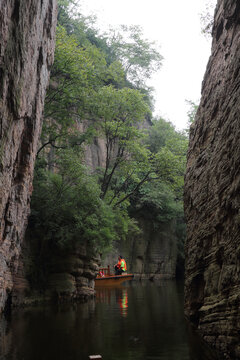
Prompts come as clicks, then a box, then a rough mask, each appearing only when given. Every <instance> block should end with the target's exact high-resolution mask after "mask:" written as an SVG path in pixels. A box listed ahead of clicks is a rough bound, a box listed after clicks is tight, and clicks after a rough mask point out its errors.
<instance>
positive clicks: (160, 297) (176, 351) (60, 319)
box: [0, 281, 217, 360]
mask: <svg viewBox="0 0 240 360" xmlns="http://www.w3.org/2000/svg"><path fill="white" fill-rule="evenodd" d="M91 354H101V355H102V357H103V359H104V360H110V359H111V360H120V359H121V360H122V359H127V360H128V359H134V360H138V359H139V360H142V359H144V360H145V359H146V360H203V359H204V360H213V359H217V358H216V357H214V355H213V354H211V352H209V349H207V348H206V347H204V346H203V345H202V344H201V342H200V341H199V339H198V338H197V337H196V335H194V332H193V331H192V329H191V328H190V327H189V326H188V324H187V323H186V321H185V319H184V315H183V286H182V284H180V285H179V283H178V284H177V283H176V282H174V281H164V282H159V283H152V282H148V281H146V282H141V283H139V282H132V283H129V284H127V286H121V287H118V288H114V289H113V288H109V289H108V288H100V289H98V290H97V293H96V298H95V299H92V300H90V301H88V302H87V303H84V304H75V305H71V306H70V305H68V306H67V305H61V306H58V307H57V306H55V307H35V308H28V309H22V310H18V311H14V312H13V313H12V316H11V319H10V320H6V319H4V318H3V319H2V320H0V359H1V360H33V359H34V360H48V359H49V360H50V359H51V360H55V359H56V360H84V359H88V356H89V355H91Z"/></svg>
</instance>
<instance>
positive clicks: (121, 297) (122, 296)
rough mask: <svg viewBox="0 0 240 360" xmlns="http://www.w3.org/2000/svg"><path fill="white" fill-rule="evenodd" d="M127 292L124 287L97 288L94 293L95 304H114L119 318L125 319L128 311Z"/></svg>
mask: <svg viewBox="0 0 240 360" xmlns="http://www.w3.org/2000/svg"><path fill="white" fill-rule="evenodd" d="M128 291H129V290H128V288H126V287H117V288H115V289H113V288H111V287H105V288H104V287H99V288H98V289H97V292H96V302H97V303H106V304H108V305H111V304H113V303H114V302H116V303H117V304H118V305H119V309H120V314H121V316H123V317H126V316H127V311H128ZM111 298H113V299H111Z"/></svg>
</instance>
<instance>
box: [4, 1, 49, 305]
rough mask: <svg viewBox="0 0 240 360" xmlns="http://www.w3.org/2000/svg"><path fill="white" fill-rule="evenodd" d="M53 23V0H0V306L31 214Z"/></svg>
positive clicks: (11, 283)
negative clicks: (30, 202) (30, 208)
mask: <svg viewBox="0 0 240 360" xmlns="http://www.w3.org/2000/svg"><path fill="white" fill-rule="evenodd" d="M55 26H56V0H42V1H39V0H24V1H18V0H10V1H1V2H0V311H1V310H2V309H3V307H4V304H5V302H6V301H7V298H8V296H9V294H11V292H12V287H13V276H14V274H15V273H16V272H17V268H18V259H19V255H20V252H21V242H22V239H23V236H24V232H25V227H26V223H27V217H28V214H29V201H30V195H31V193H32V176H33V167H34V160H35V155H36V148H37V144H38V139H39V135H40V132H41V125H42V111H43V106H44V98H45V91H46V87H47V85H48V81H49V72H50V66H51V64H52V62H53V56H54V40H55V39H54V37H55V35H54V34H55Z"/></svg>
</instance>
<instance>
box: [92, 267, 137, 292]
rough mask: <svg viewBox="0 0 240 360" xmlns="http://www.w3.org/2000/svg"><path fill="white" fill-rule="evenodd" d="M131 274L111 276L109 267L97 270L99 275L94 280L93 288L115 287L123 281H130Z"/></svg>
mask: <svg viewBox="0 0 240 360" xmlns="http://www.w3.org/2000/svg"><path fill="white" fill-rule="evenodd" d="M133 276H134V275H133V274H123V275H113V274H110V267H109V266H108V267H107V268H101V269H99V273H98V275H97V277H96V279H95V287H98V286H116V285H120V284H122V283H123V282H124V281H127V280H132V279H133Z"/></svg>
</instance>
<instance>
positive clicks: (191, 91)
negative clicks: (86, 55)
mask: <svg viewBox="0 0 240 360" xmlns="http://www.w3.org/2000/svg"><path fill="white" fill-rule="evenodd" d="M209 1H210V0H181V1H180V0H148V1H146V0H121V1H116V0H81V2H80V4H81V10H82V12H83V14H84V15H89V14H96V15H97V17H98V27H99V28H100V29H103V28H106V27H107V26H108V25H119V24H127V25H132V24H133V25H141V26H142V28H143V31H144V37H145V38H147V39H149V40H150V41H157V43H158V44H159V45H160V53H161V55H162V56H163V57H164V61H163V65H162V67H161V69H160V70H159V72H158V73H155V74H153V77H152V79H151V81H150V82H149V85H150V86H153V87H154V88H155V100H156V103H155V112H154V115H161V116H163V117H164V118H165V119H168V120H170V121H171V122H172V123H173V124H174V125H175V126H176V127H177V128H178V129H183V128H185V127H186V124H187V111H188V110H189V107H188V106H187V104H186V101H185V100H192V101H194V102H196V103H198V101H199V99H200V96H201V94H200V93H201V82H202V79H203V76H204V73H205V69H206V64H207V61H208V58H209V56H210V48H211V40H207V39H206V38H205V37H204V36H203V35H202V34H201V23H200V14H201V13H202V12H204V10H205V6H206V3H207V2H209ZM211 2H214V3H216V0H211Z"/></svg>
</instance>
